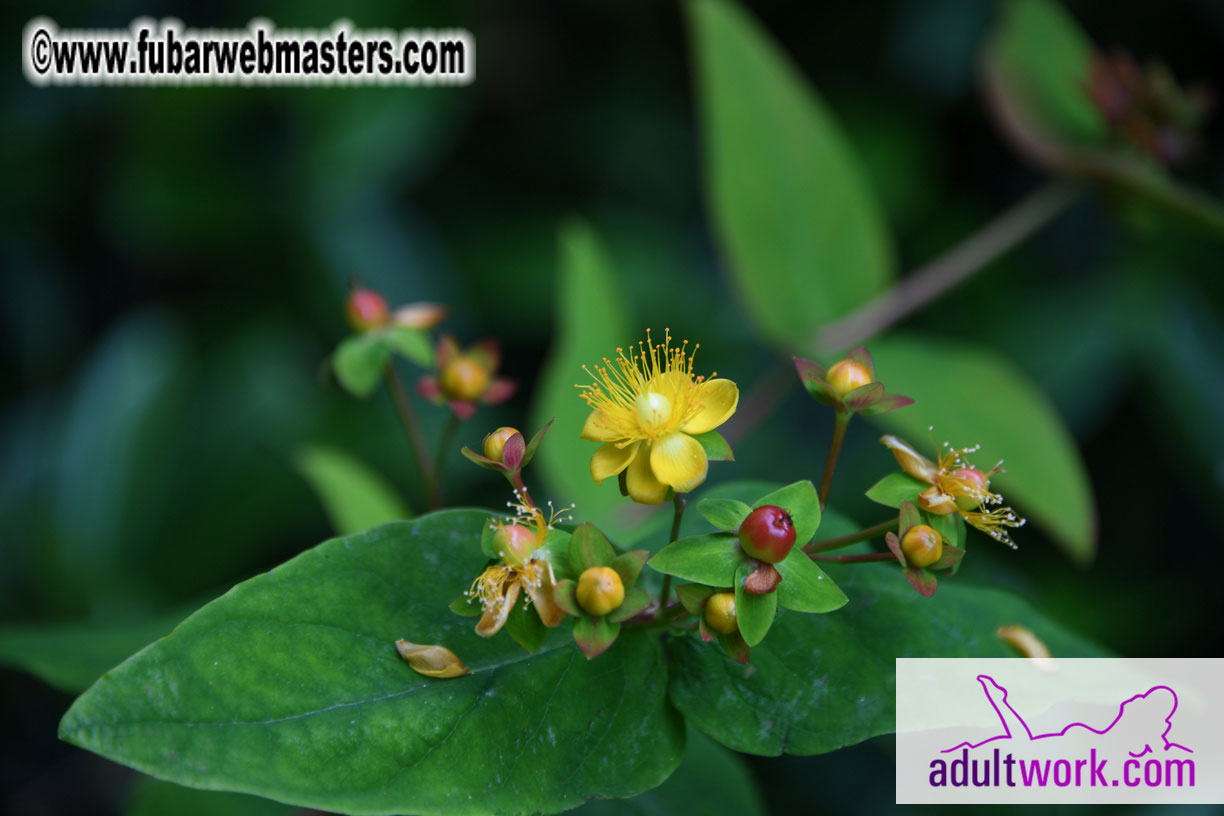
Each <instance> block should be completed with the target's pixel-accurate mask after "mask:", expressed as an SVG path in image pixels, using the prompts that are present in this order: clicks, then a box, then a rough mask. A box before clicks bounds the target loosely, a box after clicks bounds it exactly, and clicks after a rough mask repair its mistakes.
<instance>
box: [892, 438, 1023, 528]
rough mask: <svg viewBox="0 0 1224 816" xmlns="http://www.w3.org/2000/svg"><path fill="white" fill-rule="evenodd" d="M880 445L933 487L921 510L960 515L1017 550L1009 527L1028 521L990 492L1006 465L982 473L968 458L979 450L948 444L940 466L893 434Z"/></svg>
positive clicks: (925, 492)
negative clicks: (995, 477)
mask: <svg viewBox="0 0 1224 816" xmlns="http://www.w3.org/2000/svg"><path fill="white" fill-rule="evenodd" d="M880 442H881V443H883V445H884V447H886V448H888V449H889V450H890V451H892V454H893V456H894V457H896V459H897V464H899V465H900V466H901V469H902V470H903V471H905V472H906V473H907V474H909V475H910V476H912V477H913V478H915V479H918V480H919V481H922V482H926V483H927V484H929V485H930V487H928V488H926V489H925V490H923V491H922V492H921V493H919V494H918V497H917V501H918V506H919V507H921V508H922V509H923V510H925V511H927V512H928V513H931V514H933V515H937V516H946V515H950V514H952V513H959V514H960V515H961V517H962V518H964V519H965V522H966V523H967V524H969V525H970V526H971V527H974V528H976V529H978V530H981V531H982V532H983V533H986V534H987V535H988V536H990V537H991V538H993V539H994V540H995V541H998V542H999V543H1001V544H1006V545H1007V546H1008V547H1011V548H1012V549H1015V547H1016V544H1015V542H1013V541H1012V539H1011V534H1010V532H1009V531H1008V528H1014V527H1023V526H1024V523H1025V519H1023V518H1021V517H1020V516H1018V515H1016V513H1015V511H1014V510H1012V509H1011V508H1010V507H1003V506H1001V505H1002V504H1003V497H1002V496H1001V495H999V494H998V493H992V492H991V491H990V477H991V476H994V475H995V474H996V473H999V472H1000V469H1001V468H1002V465H1003V463H1002V462H999V463H998V464H996V465H995V466H994V467H993V468H991V469H990V470H987V471H982V470H978V469H977V468H975V467H974V466H973V465H972V464H970V463H969V461H968V459H966V458H965V457H966V456H967V455H968V454H971V453H976V452H977V451H978V448H977V447H972V448H953V447H951V446H950V445H949V444H948V443H946V442H945V443H944V444H943V447H942V449H941V452H940V455H939V457H938V458H939V462H938V463H936V462H933V461H931V460H930V459H928V458H926V457H925V456H923V455H922V454H920V453H918V451H916V450H915V449H914V447H913V446H912V445H910V444H909V443H908V442H905V441H904V440H902V439H899V438H898V437H896V436H892V435H891V434H890V435H887V436H884V437H881V438H880Z"/></svg>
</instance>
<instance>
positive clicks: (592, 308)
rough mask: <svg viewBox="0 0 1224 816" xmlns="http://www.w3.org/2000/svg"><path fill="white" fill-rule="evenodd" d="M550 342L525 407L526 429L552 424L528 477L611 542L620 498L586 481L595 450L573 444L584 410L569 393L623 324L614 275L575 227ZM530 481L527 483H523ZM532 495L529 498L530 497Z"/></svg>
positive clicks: (611, 350) (568, 235)
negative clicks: (532, 476)
mask: <svg viewBox="0 0 1224 816" xmlns="http://www.w3.org/2000/svg"><path fill="white" fill-rule="evenodd" d="M556 326H557V328H556V339H555V340H554V341H553V347H552V349H551V350H550V352H549V357H548V361H547V362H546V363H545V364H544V369H543V373H542V374H541V375H540V382H539V385H537V387H536V391H535V397H534V400H533V402H532V407H531V423H530V424H531V427H533V428H538V427H543V425H544V423H546V422H548V421H549V420H550V419H552V418H553V417H556V422H555V423H554V424H553V427H552V429H551V430H550V431H549V434H548V439H547V441H546V442H545V443H544V444H543V445H541V446H540V451H539V454H538V455H537V456H536V459H535V462H534V463H533V467H532V471H533V472H538V474H539V476H540V477H542V478H543V479H544V483H545V486H546V487H547V488H548V497H549V498H551V499H553V500H554V501H555V502H556V503H557V504H558V505H562V506H563V505H567V504H570V503H574V504H577V505H578V507H579V509H580V510H581V512H582V517H583V518H584V519H586V520H588V521H592V522H594V523H595V524H596V525H598V526H599V527H600V528H601V529H603V530H605V531H607V532H608V533H609V534H611V535H612V536H613V537H614V538H615V537H616V533H617V532H619V531H620V530H621V529H622V528H623V526H624V525H623V523H622V524H617V523H616V521H615V519H614V516H615V513H616V510H617V509H619V508H621V507H622V506H623V505H624V504H625V503H626V502H628V500H627V499H625V498H623V497H622V496H621V494H620V491H619V490H618V489H617V486H616V480H615V479H608V480H605V481H604V483H603V484H602V485H597V484H595V482H594V481H593V480H592V479H591V455H592V454H593V453H595V450H596V448H597V447H598V443H596V442H587V441H583V440H580V439H579V437H580V435H581V434H582V426H583V423H584V422H586V418H587V415H588V414H589V413H590V409H589V408H588V407H587V404H586V403H585V402H583V400H582V398H581V392H580V391H579V390H578V389H577V388H575V387H574V385H575V384H577V383H586V382H589V381H590V380H589V378H588V377H587V375H586V374H585V372H583V370H582V367H583V366H584V365H587V366H591V365H595V364H597V363H599V362H600V361H601V360H602V359H603V358H604V357H611V356H614V355H615V353H616V348H617V347H618V346H625V345H627V344H628V343H629V339H630V338H629V318H628V313H627V307H626V305H625V302H624V298H622V297H621V294H620V291H619V290H618V289H617V286H616V272H615V270H614V269H613V268H612V262H611V260H610V259H609V257H608V254H607V250H606V249H605V248H604V246H603V244H602V243H601V242H600V240H599V238H598V236H597V235H596V234H595V232H594V231H593V230H592V229H591V228H590V226H588V225H586V224H585V223H582V222H572V223H570V224H568V225H566V226H565V227H564V228H563V229H562V231H561V255H560V268H559V270H558V273H557V297H556ZM529 478H530V476H529ZM533 492H534V491H533Z"/></svg>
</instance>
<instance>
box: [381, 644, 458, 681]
mask: <svg viewBox="0 0 1224 816" xmlns="http://www.w3.org/2000/svg"><path fill="white" fill-rule="evenodd" d="M395 649H396V651H398V652H399V654H400V657H402V658H404V660H405V661H407V662H408V665H409V666H411V667H412V670H413V671H415V672H416V673H417V674H423V675H425V676H426V677H443V678H449V677H462V676H463V675H465V674H467V673H468V672H469V671H470V669H468V667H467V666H465V665H463V661H462V660H460V659H459V656H458V655H456V654H455V653H454V652H452V651H451V650H450V649H448V648H446V647H445V646H438V645H436V644H432V643H430V644H421V643H409V642H408V641H406V640H404V639H403V638H400V639H399V640H397V641H395Z"/></svg>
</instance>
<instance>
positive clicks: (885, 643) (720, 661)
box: [668, 350, 1107, 756]
mask: <svg viewBox="0 0 1224 816" xmlns="http://www.w3.org/2000/svg"><path fill="white" fill-rule="evenodd" d="M873 351H874V350H873ZM876 359H877V360H878V359H879V357H878V356H877V358H876ZM835 566H836V565H830V566H829V570H830V572H832V573H833V576H834V578H836V579H837V582H838V583H839V584H840V585H841V587H842V589H844V590H845V591H846V594H847V595H848V596H849V597H850V603H848V604H847V605H846V606H845V607H843V608H842V609H841V610H840V611H839V612H837V613H836V614H833V615H800V614H797V613H794V612H788V611H785V610H782V611H780V612H778V615H777V619H776V620H775V621H774V625H773V631H772V632H771V633H770V636H769V637H768V638H767V639H766V640H765V641H764V642H763V643H762V644H760V645H759V646H756V647H755V648H753V650H752V662H751V664H750V666H748V667H745V666H740V665H738V664H736V663H735V662H734V661H733V660H732V659H731V658H730V657H727V656H726V655H725V654H723V653H721V651H720V650H717V649H711V648H710V647H709V646H708V645H706V644H703V643H701V641H699V640H697V639H696V638H693V637H688V636H686V637H679V638H674V639H672V640H671V641H670V643H669V646H668V649H669V652H670V654H671V655H672V658H673V664H672V683H671V695H672V700H673V702H675V704H676V706H677V707H678V708H679V709H680V710H681V711H682V712H683V713H684V714H685V716H687V717H688V718H689V720H690V722H691V723H693V724H694V725H696V726H697V727H699V728H701V729H702V730H703V731H705V732H706V733H707V734H710V735H711V736H712V737H714V738H715V739H716V740H718V741H719V742H721V743H722V744H724V745H726V746H727V747H729V748H732V749H734V750H737V751H744V752H747V753H751V754H760V755H764V756H776V755H778V754H782V753H788V754H820V753H825V752H827V751H833V750H836V749H838V748H841V747H844V746H847V745H854V744H855V743H858V742H862V741H863V740H865V739H869V738H870V737H874V736H878V735H880V734H888V733H892V731H893V729H894V727H895V708H894V699H895V693H896V691H895V685H896V674H895V663H894V661H895V658H898V657H1014V656H1015V653H1014V652H1013V651H1012V650H1011V649H1010V647H1008V646H1007V645H1006V644H1004V643H1003V642H1002V641H1001V640H999V639H998V638H997V637H996V636H995V630H996V629H997V628H998V627H999V626H1001V625H1004V624H1012V623H1019V624H1022V625H1024V626H1027V627H1028V628H1030V629H1032V630H1033V632H1035V633H1036V634H1037V636H1038V637H1040V638H1041V639H1042V640H1043V641H1044V642H1045V643H1046V645H1047V646H1049V647H1050V650H1051V651H1052V652H1053V653H1054V655H1055V656H1059V657H1104V656H1107V653H1106V652H1105V651H1104V650H1102V649H1101V648H1100V647H1098V646H1096V645H1094V644H1092V643H1091V642H1089V641H1087V640H1085V639H1083V638H1081V637H1079V636H1078V635H1075V634H1072V633H1071V632H1069V631H1068V630H1066V629H1065V628H1063V627H1062V626H1060V625H1059V624H1057V623H1055V622H1053V621H1051V620H1050V619H1048V618H1046V617H1045V616H1044V615H1042V614H1041V613H1040V612H1037V611H1036V610H1034V609H1033V607H1032V606H1030V605H1029V604H1028V603H1027V602H1025V601H1023V600H1021V599H1020V598H1019V597H1017V596H1015V595H1012V594H1010V593H1007V592H1002V591H1000V590H995V589H982V588H978V587H972V586H965V585H964V584H960V583H958V582H956V581H944V582H941V584H940V587H939V592H938V593H936V594H935V596H934V597H932V598H922V597H920V596H919V595H918V593H916V592H915V591H914V589H913V587H911V586H910V585H909V584H908V583H907V582H906V580H905V577H904V575H903V574H902V571H901V570H900V569H898V568H897V566H896V565H895V564H891V563H889V564H881V565H875V564H867V565H853V566H841V567H840V569H838V570H836V571H835V570H834V567H835ZM785 585H786V582H783V583H782V584H781V586H785ZM737 603H738V598H737ZM741 614H742V613H741ZM741 620H742V618H741ZM715 684H717V688H718V689H719V693H718V694H711V693H710V689H711V688H712V687H715Z"/></svg>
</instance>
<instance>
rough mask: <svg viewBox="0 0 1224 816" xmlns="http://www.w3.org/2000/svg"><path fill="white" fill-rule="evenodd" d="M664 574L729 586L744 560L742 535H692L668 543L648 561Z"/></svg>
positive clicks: (710, 584) (708, 583)
mask: <svg viewBox="0 0 1224 816" xmlns="http://www.w3.org/2000/svg"><path fill="white" fill-rule="evenodd" d="M647 563H648V564H649V565H650V566H651V567H653V568H654V569H656V570H658V571H659V572H661V573H663V574H665V575H674V576H676V577H677V578H684V579H685V580H688V581H696V582H698V583H701V584H707V585H709V586H716V587H729V586H731V585H732V583H733V582H734V581H735V569H736V567H738V566H739V565H740V564H742V563H744V552H743V550H741V549H740V545H739V538H738V537H736V536H734V535H729V534H727V533H716V534H714V535H700V536H689V537H688V538H682V539H680V540H679V541H674V542H672V543H671V544H668V545H667V546H666V547H664V548H663V549H661V550H659V551H658V552H657V553H655V554H654V557H653V558H651V559H650V560H649V561H648V562H647Z"/></svg>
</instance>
